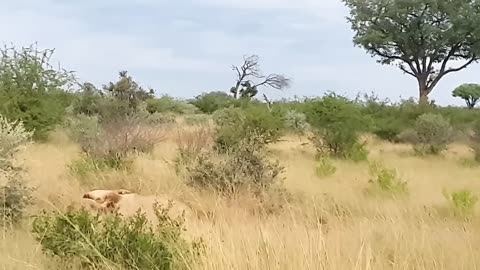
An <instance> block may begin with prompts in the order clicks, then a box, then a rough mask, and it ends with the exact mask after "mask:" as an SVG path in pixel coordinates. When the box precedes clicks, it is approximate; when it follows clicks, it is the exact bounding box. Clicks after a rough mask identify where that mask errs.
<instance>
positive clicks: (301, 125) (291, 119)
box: [284, 110, 310, 135]
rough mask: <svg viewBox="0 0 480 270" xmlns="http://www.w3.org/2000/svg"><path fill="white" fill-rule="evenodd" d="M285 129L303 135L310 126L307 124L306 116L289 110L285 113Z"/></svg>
mask: <svg viewBox="0 0 480 270" xmlns="http://www.w3.org/2000/svg"><path fill="white" fill-rule="evenodd" d="M284 121H285V128H287V129H289V130H291V131H293V132H295V133H297V134H299V135H304V134H306V133H307V132H308V131H309V130H310V124H308V122H307V116H306V115H305V114H304V113H301V112H297V111H295V110H289V111H287V112H286V113H285V119H284Z"/></svg>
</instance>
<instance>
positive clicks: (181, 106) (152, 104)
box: [146, 96, 198, 114]
mask: <svg viewBox="0 0 480 270" xmlns="http://www.w3.org/2000/svg"><path fill="white" fill-rule="evenodd" d="M146 105H147V107H146V110H147V111H148V112H149V113H152V114H153V113H167V112H170V113H175V114H194V113H196V112H197V111H198V108H197V107H195V106H194V105H192V104H189V103H187V102H185V101H182V100H178V99H175V98H173V97H170V96H162V97H160V98H154V99H148V100H147V101H146Z"/></svg>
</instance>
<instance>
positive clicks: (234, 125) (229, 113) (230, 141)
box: [213, 106, 283, 149]
mask: <svg viewBox="0 0 480 270" xmlns="http://www.w3.org/2000/svg"><path fill="white" fill-rule="evenodd" d="M213 119H214V121H215V124H216V125H217V140H216V144H217V147H218V148H219V149H226V148H229V147H235V146H236V145H237V144H238V142H239V141H241V140H242V139H243V138H246V137H248V136H250V135H251V134H258V135H260V137H259V138H262V139H263V140H264V141H263V142H262V143H263V144H268V143H271V142H275V141H276V140H278V139H279V138H280V136H281V135H282V131H283V122H282V116H281V115H279V114H276V113H275V112H270V111H269V110H268V109H267V108H266V107H263V106H262V107H260V106H252V107H248V108H244V109H240V108H227V109H222V110H219V111H216V112H215V113H214V115H213Z"/></svg>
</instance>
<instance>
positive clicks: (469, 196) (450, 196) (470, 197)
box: [443, 190, 478, 218]
mask: <svg viewBox="0 0 480 270" xmlns="http://www.w3.org/2000/svg"><path fill="white" fill-rule="evenodd" d="M443 195H444V196H445V198H446V199H447V200H448V202H449V204H450V206H451V208H452V210H453V214H454V215H455V216H458V217H461V218H469V217H471V216H472V215H473V214H474V210H475V205H476V204H477V202H478V197H477V196H476V195H474V194H473V193H472V192H471V191H470V190H460V191H455V192H452V193H448V192H446V191H445V190H444V191H443Z"/></svg>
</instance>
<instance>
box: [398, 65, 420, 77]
mask: <svg viewBox="0 0 480 270" xmlns="http://www.w3.org/2000/svg"><path fill="white" fill-rule="evenodd" d="M400 69H401V70H402V71H403V72H405V73H407V74H409V75H412V76H413V77H417V76H416V75H415V74H414V73H413V72H411V71H408V70H407V68H406V67H405V66H404V65H400Z"/></svg>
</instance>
